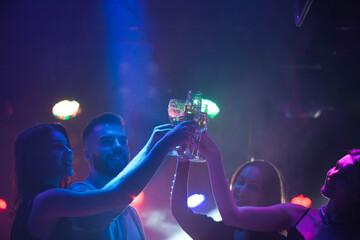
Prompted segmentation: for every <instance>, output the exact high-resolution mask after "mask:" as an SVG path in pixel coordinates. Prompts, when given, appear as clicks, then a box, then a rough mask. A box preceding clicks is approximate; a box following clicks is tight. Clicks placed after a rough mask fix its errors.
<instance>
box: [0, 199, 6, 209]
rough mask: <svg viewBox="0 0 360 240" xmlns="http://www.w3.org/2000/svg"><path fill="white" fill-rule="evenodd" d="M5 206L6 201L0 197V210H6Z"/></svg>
mask: <svg viewBox="0 0 360 240" xmlns="http://www.w3.org/2000/svg"><path fill="white" fill-rule="evenodd" d="M6 208H7V203H6V201H5V200H4V199H1V198H0V210H6Z"/></svg>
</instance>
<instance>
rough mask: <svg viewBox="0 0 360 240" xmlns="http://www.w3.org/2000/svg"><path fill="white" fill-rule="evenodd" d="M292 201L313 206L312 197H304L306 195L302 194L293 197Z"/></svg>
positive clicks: (305, 205)
mask: <svg viewBox="0 0 360 240" xmlns="http://www.w3.org/2000/svg"><path fill="white" fill-rule="evenodd" d="M291 203H294V204H299V205H302V206H304V207H307V208H309V207H311V203H312V201H311V199H310V198H308V197H304V195H302V194H301V195H299V196H297V197H293V198H292V199H291Z"/></svg>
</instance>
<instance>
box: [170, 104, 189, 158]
mask: <svg viewBox="0 0 360 240" xmlns="http://www.w3.org/2000/svg"><path fill="white" fill-rule="evenodd" d="M168 115H169V119H170V122H171V124H172V125H174V126H176V125H178V124H179V123H181V122H182V121H184V120H185V100H182V99H170V101H169V105H168ZM179 148H181V147H180V146H177V147H175V148H174V149H173V150H171V151H170V152H169V153H168V155H170V156H179V153H178V152H177V150H179Z"/></svg>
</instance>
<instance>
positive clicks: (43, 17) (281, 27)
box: [0, 0, 360, 240]
mask: <svg viewBox="0 0 360 240" xmlns="http://www.w3.org/2000/svg"><path fill="white" fill-rule="evenodd" d="M304 3H305V1H304V0H299V2H298V4H299V8H300V10H301V9H302V7H303V6H304ZM296 6H297V4H296V2H295V1H291V0H276V1H268V0H254V1H243V0H237V1H235V0H225V1H224V0H222V1H216V0H212V1H189V0H183V1H164V0H151V1H115V0H105V1H84V0H78V1H40V0H33V1H26V0H20V1H6V2H5V1H2V2H1V3H0V79H1V84H0V126H1V131H0V132H1V137H0V144H1V147H0V165H1V168H0V198H2V199H4V200H6V201H7V202H8V210H0V239H8V238H9V231H10V227H11V223H12V218H10V217H9V212H10V210H11V203H12V201H13V200H14V198H15V196H16V195H15V190H14V188H13V186H12V183H11V176H12V164H13V160H12V143H13V140H14V138H15V136H16V134H17V133H18V132H19V131H21V130H23V129H25V128H28V127H31V126H32V125H34V124H36V123H40V122H58V121H60V120H58V119H56V118H54V117H53V116H52V114H51V109H52V106H53V105H54V104H55V103H56V102H58V101H60V100H63V99H74V100H77V101H78V102H79V103H80V106H81V109H82V112H81V114H80V115H79V116H77V117H75V118H73V119H70V120H67V121H61V122H62V123H63V124H64V125H65V127H66V128H67V129H68V130H69V133H70V137H71V140H72V144H73V146H74V158H75V161H74V169H75V176H74V180H75V181H77V180H82V179H84V178H85V177H86V174H87V170H88V169H87V163H86V161H85V160H84V157H83V156H82V147H83V146H82V143H81V139H80V137H81V132H82V130H83V128H84V126H85V124H86V123H87V122H88V121H89V120H90V119H91V118H92V117H93V116H95V115H97V114H99V113H101V112H106V111H113V112H116V113H118V114H121V115H122V116H123V117H124V118H125V121H126V129H127V134H128V136H129V144H130V148H131V153H132V156H134V155H135V154H136V153H137V152H138V151H139V150H140V149H141V147H142V146H143V145H144V144H145V142H146V140H147V139H148V137H149V136H150V134H151V132H152V129H153V127H155V126H156V125H159V124H162V123H166V122H168V118H167V103H168V100H169V99H170V98H185V97H186V93H187V91H188V90H190V89H197V90H201V91H203V93H204V97H205V98H208V99H211V100H213V101H214V102H216V103H217V104H218V106H219V108H220V113H219V115H218V116H217V117H216V118H214V119H211V121H210V123H209V129H208V131H209V134H210V135H211V136H212V137H213V138H214V139H215V140H216V142H217V143H218V145H219V147H220V148H221V150H222V153H223V159H224V165H225V170H226V173H227V176H228V177H229V178H230V177H231V174H232V173H233V171H234V169H236V168H237V166H239V165H240V164H241V163H243V162H245V161H247V160H249V159H250V158H251V157H254V158H260V159H265V160H268V161H270V162H272V163H274V164H275V165H276V166H277V167H278V168H279V169H280V170H281V172H282V173H283V175H284V178H285V180H286V186H287V193H288V199H289V200H290V199H291V198H292V197H293V196H297V195H299V194H303V195H305V196H307V197H310V198H311V199H312V201H313V205H312V206H313V207H319V206H320V205H321V204H323V203H325V202H326V199H324V198H322V197H321V195H320V193H319V189H320V188H321V186H322V184H323V181H324V177H325V174H326V172H327V170H328V169H329V168H330V167H331V166H332V165H333V164H334V163H335V161H336V160H337V159H338V158H340V157H341V156H342V155H344V154H345V151H346V150H347V149H351V148H354V147H360V139H359V137H358V135H359V134H358V124H359V120H360V94H359V85H360V84H359V77H360V70H359V69H360V33H359V31H360V14H359V12H360V2H359V1H355V0H353V1H350V0H342V1H336V0H327V1H320V0H314V3H313V5H312V6H311V8H310V11H309V13H308V15H307V17H306V18H305V21H304V23H303V25H302V26H301V27H300V28H299V27H296V26H295V22H294V17H295V9H296ZM319 114H320V115H319ZM318 115H319V116H318ZM316 116H318V117H316ZM315 117H316V118H315ZM175 165H176V160H175V159H171V158H167V159H165V161H164V163H163V165H162V166H161V168H160V169H159V171H158V173H157V175H156V176H155V177H154V179H153V181H152V182H151V183H150V184H149V185H148V187H147V188H146V190H145V200H144V202H143V204H142V205H140V206H138V210H139V212H140V215H141V216H142V219H143V223H144V226H145V231H146V235H147V238H148V239H150V240H151V239H176V237H174V236H173V238H171V236H172V235H173V234H174V233H176V232H178V231H181V230H180V229H179V227H178V226H177V225H176V222H175V220H174V219H173V218H172V216H171V213H170V212H169V196H170V186H171V182H172V179H173V173H174V169H175ZM190 180H191V183H190V186H191V188H190V192H193V193H200V192H201V193H204V194H205V195H206V197H207V201H206V202H205V204H204V206H202V207H199V208H198V209H197V211H200V212H208V211H209V210H211V209H212V208H214V207H215V204H214V201H213V199H212V196H211V190H210V185H209V180H208V176H207V168H206V164H194V165H193V168H192V171H191V179H190ZM160 226H161V227H160ZM177 238H180V237H177Z"/></svg>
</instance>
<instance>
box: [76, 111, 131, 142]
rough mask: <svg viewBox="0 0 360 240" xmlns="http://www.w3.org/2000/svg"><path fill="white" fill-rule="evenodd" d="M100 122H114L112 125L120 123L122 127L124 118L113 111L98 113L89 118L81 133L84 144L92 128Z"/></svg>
mask: <svg viewBox="0 0 360 240" xmlns="http://www.w3.org/2000/svg"><path fill="white" fill-rule="evenodd" d="M101 124H114V125H121V126H122V127H124V126H125V122H124V119H123V118H122V117H121V116H119V115H117V114H115V113H103V114H100V115H98V116H96V117H94V118H93V119H91V120H90V122H89V123H88V125H87V126H86V127H85V129H84V131H83V134H82V140H83V143H84V144H85V142H86V139H87V138H88V136H89V135H90V134H91V133H92V131H93V130H94V128H95V127H96V126H98V125H101Z"/></svg>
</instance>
